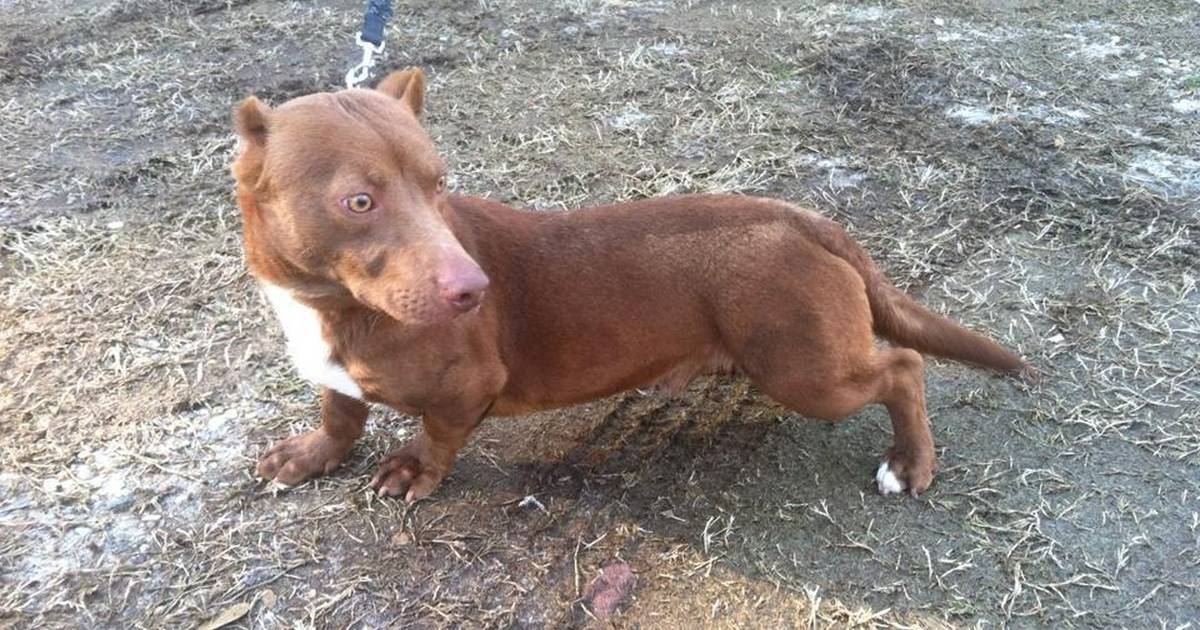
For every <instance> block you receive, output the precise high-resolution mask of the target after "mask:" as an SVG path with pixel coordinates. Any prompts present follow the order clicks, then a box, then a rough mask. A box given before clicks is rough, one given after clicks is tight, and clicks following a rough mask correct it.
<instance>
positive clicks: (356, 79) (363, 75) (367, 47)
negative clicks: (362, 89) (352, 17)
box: [346, 33, 383, 88]
mask: <svg viewBox="0 0 1200 630" xmlns="http://www.w3.org/2000/svg"><path fill="white" fill-rule="evenodd" d="M354 40H355V42H357V43H358V46H359V48H362V61H361V62H359V63H358V65H356V66H354V67H353V68H350V71H349V72H347V73H346V87H348V88H356V87H358V86H359V84H361V83H362V82H363V81H366V80H367V79H369V78H370V77H371V68H372V67H374V66H375V56H376V55H379V54H381V53H383V42H380V43H379V45H378V46H376V45H375V44H372V43H371V42H368V41H363V38H362V33H359V34H357V35H355V36H354Z"/></svg>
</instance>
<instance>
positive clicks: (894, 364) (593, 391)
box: [233, 69, 1026, 501]
mask: <svg viewBox="0 0 1200 630" xmlns="http://www.w3.org/2000/svg"><path fill="white" fill-rule="evenodd" d="M424 92H425V79H424V75H423V74H421V72H420V71H419V70H416V69H410V70H406V71H404V72H397V73H394V74H392V75H390V76H388V77H387V78H386V79H384V80H383V81H382V82H381V83H380V85H379V86H378V88H377V89H376V90H373V91H372V90H362V89H353V90H345V91H341V92H336V93H322V94H313V95H310V96H304V97H301V98H297V99H294V100H292V101H289V102H287V103H285V104H284V105H282V106H280V107H279V108H277V109H270V108H268V107H267V106H266V105H264V104H263V103H261V102H260V101H258V100H257V99H255V98H253V97H251V98H249V99H247V100H246V101H245V102H243V103H242V104H241V106H240V107H239V108H238V109H237V112H236V124H237V129H238V133H239V134H240V136H241V140H242V149H241V153H240V156H239V157H238V159H237V161H236V162H235V164H234V167H233V170H234V174H235V176H236V178H237V192H238V203H239V205H240V206H241V209H242V212H243V216H244V221H245V245H246V258H247V262H248V264H249V266H250V269H251V271H252V272H253V273H254V275H255V276H257V278H258V279H259V280H260V281H261V283H262V285H263V288H264V292H265V293H266V295H267V297H268V298H269V300H270V301H271V303H272V304H273V306H274V307H275V309H276V311H277V314H278V315H279V318H280V321H281V322H282V324H283V327H284V330H285V332H286V334H287V338H288V350H289V353H290V354H291V356H292V358H293V360H294V361H295V363H296V365H297V367H298V368H299V371H300V373H301V374H302V375H304V376H305V377H306V378H308V379H310V380H312V381H315V382H316V383H318V384H320V385H322V386H323V389H322V399H321V426H320V427H319V428H317V429H316V430H314V431H311V432H309V433H306V434H304V435H299V436H296V437H292V438H289V439H287V440H284V441H283V442H280V443H279V444H276V445H275V446H274V447H273V448H271V450H270V451H268V452H267V453H266V455H264V456H263V458H262V460H261V461H260V462H259V465H258V471H259V473H260V474H261V475H262V476H264V477H266V478H268V479H275V480H277V481H279V482H282V483H286V484H294V483H297V482H299V481H301V480H303V479H305V478H308V477H312V476H314V475H321V474H327V473H329V472H331V471H332V470H334V468H336V467H337V466H338V464H339V463H340V462H341V461H342V459H344V458H345V457H346V454H347V452H349V451H350V448H351V446H352V445H353V444H354V441H355V440H356V439H357V438H358V437H359V436H360V435H361V434H362V431H363V424H364V422H365V420H366V418H367V411H368V408H367V404H366V402H365V401H370V402H378V403H384V404H387V405H389V406H391V407H393V408H395V409H398V410H400V411H403V412H405V413H409V414H413V415H418V416H420V417H421V418H422V427H423V431H422V432H421V433H420V434H419V435H418V436H417V437H416V438H415V439H413V440H412V441H411V442H409V443H408V444H407V445H405V446H404V447H403V448H401V449H399V450H398V451H396V452H394V453H391V454H390V455H388V456H387V457H385V458H384V459H383V462H382V463H381V464H380V466H379V471H378V472H377V473H376V474H375V477H374V479H373V480H372V484H373V485H374V487H375V488H377V489H378V490H379V492H380V493H381V494H385V495H398V494H400V493H402V492H405V491H407V494H406V498H407V500H409V501H414V500H417V499H420V498H422V497H424V496H426V495H428V494H429V493H430V492H431V491H432V490H433V489H434V488H435V487H436V486H437V485H438V483H439V482H440V481H441V480H442V478H444V477H445V476H446V474H447V473H448V472H449V471H450V468H451V466H452V465H453V464H454V459H455V456H456V454H457V453H458V450H459V449H460V448H461V447H462V446H463V444H464V443H465V442H466V440H467V436H469V435H470V434H471V431H472V430H473V429H474V428H475V427H476V426H477V425H478V424H479V422H480V421H481V420H482V419H483V418H484V417H487V416H504V415H513V414H519V413H526V412H531V411H534V410H538V409H548V408H552V407H560V406H565V405H571V404H576V403H581V402H584V401H588V400H593V399H597V398H600V397H603V396H608V395H610V394H613V393H616V392H620V391H622V390H627V389H630V388H634V387H642V386H646V385H649V384H654V383H659V384H665V385H666V386H668V387H669V388H671V389H674V390H679V389H681V388H683V387H684V386H685V385H686V384H687V383H688V382H689V381H690V380H691V379H692V378H693V377H695V376H697V375H700V374H706V373H712V372H718V371H728V370H736V371H739V372H741V373H744V374H745V375H747V376H748V377H749V378H750V379H751V380H752V381H753V382H754V384H755V385H757V386H758V388H759V389H761V390H762V391H763V392H765V393H766V394H768V395H770V396H771V397H772V398H774V399H775V400H777V401H779V402H781V403H783V404H784V405H787V406H788V407H790V408H792V409H794V410H796V411H797V412H799V413H801V414H804V415H806V416H811V417H815V418H823V419H829V420H833V419H839V418H843V417H845V416H848V415H850V414H853V413H855V412H856V411H858V410H859V409H860V408H861V407H863V406H864V405H866V404H868V403H873V402H877V403H883V404H884V405H886V406H887V409H888V413H889V414H890V415H891V419H892V427H893V432H894V439H893V441H894V444H893V446H892V448H891V449H890V450H889V451H888V452H887V453H886V454H885V455H884V457H883V461H882V463H881V464H880V466H879V469H878V470H877V471H876V482H877V484H878V487H879V490H880V492H882V493H884V494H888V493H892V492H900V491H902V490H906V489H907V490H908V491H909V492H910V493H912V494H913V495H916V494H917V493H919V492H921V491H923V490H925V489H926V488H927V487H929V484H930V482H931V481H932V479H933V474H934V470H935V456H934V450H933V438H932V436H931V435H930V432H929V421H928V419H927V417H926V415H925V386H924V367H923V362H922V359H921V355H920V354H918V353H917V352H916V350H920V351H923V352H928V353H932V354H935V355H939V356H943V357H949V358H952V359H958V360H962V361H967V362H971V363H975V364H978V365H982V366H986V367H990V368H994V369H997V370H1005V371H1019V370H1024V369H1026V365H1025V363H1024V362H1023V361H1022V360H1021V359H1020V358H1018V357H1017V356H1016V355H1015V354H1013V353H1012V352H1009V351H1008V350H1006V349H1004V348H1003V347H1001V346H999V345H998V344H996V343H995V342H993V341H991V340H989V339H987V338H986V337H984V336H982V335H979V334H977V333H974V332H971V331H968V330H966V329H964V328H962V327H961V326H959V325H958V324H955V323H954V322H951V321H950V320H948V319H945V318H943V317H941V316H938V315H935V314H933V313H931V312H929V311H927V310H926V309H925V308H924V307H922V306H920V305H919V304H917V303H916V302H915V301H913V300H912V299H911V298H909V297H908V296H907V295H905V294H904V293H902V292H901V291H899V290H897V289H896V288H895V287H893V286H892V285H891V284H890V283H889V282H888V281H887V279H886V278H884V276H883V275H882V274H881V273H880V271H879V270H878V269H877V268H876V266H875V264H874V263H873V262H872V261H871V259H870V258H869V257H868V256H867V254H866V253H865V252H863V250H862V249H861V248H859V246H858V245H857V244H855V243H854V242H853V241H852V240H851V239H850V237H849V236H848V235H847V234H846V233H845V232H844V231H843V230H842V229H841V228H840V227H839V226H837V225H836V224H834V223H833V222H832V221H829V220H828V219H825V218H823V217H821V216H819V215H817V214H815V213H813V212H810V211H808V210H805V209H802V208H797V207H795V206H792V205H790V204H787V203H784V202H781V201H774V200H770V199H758V198H752V197H739V196H715V195H703V196H680V197H667V198H662V199H650V200H645V201H638V202H633V203H625V204H616V205H610V206H602V207H598V208H592V209H588V210H579V211H576V212H564V213H558V212H541V213H534V212H522V211H518V210H514V209H511V208H508V207H506V206H503V205H501V204H498V203H494V202H491V201H487V200H484V199H476V198H470V197H460V196H456V195H451V194H448V193H447V192H446V190H445V172H446V166H445V165H444V163H443V162H442V160H441V159H440V158H439V157H438V154H437V153H436V152H435V151H434V148H433V144H432V142H431V141H430V139H429V137H428V136H427V135H426V134H425V131H424V130H423V129H422V128H421V125H420V124H419V123H418V121H417V117H418V115H419V114H420V112H421V106H422V102H423V99H424ZM875 333H878V334H880V335H882V336H883V337H885V338H887V339H889V340H891V341H892V342H893V343H894V344H896V346H897V347H894V348H877V347H876V345H875V341H874V335H875ZM910 348H911V349H910ZM914 349H915V350H914Z"/></svg>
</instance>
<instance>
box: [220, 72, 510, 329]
mask: <svg viewBox="0 0 1200 630" xmlns="http://www.w3.org/2000/svg"><path fill="white" fill-rule="evenodd" d="M424 96H425V76H424V75H423V74H422V73H421V71H420V70H418V69H415V68H414V69H409V70H405V71H402V72H395V73H393V74H391V75H389V76H388V77H387V78H385V79H384V80H383V81H381V82H380V83H379V86H378V87H377V88H376V89H374V90H363V89H352V90H343V91H340V92H333V93H321V94H312V95H309V96H303V97H300V98H296V99H293V100H291V101H288V102H287V103H284V104H283V105H281V106H279V107H277V108H275V109H272V108H270V107H268V106H267V105H265V104H263V103H262V102H261V101H259V100H258V99H257V98H255V97H250V98H248V99H246V100H245V101H244V102H242V104H241V105H240V106H238V108H237V110H236V112H235V114H234V120H235V124H236V127H237V132H238V135H239V136H240V137H241V150H240V153H239V155H238V158H237V160H236V161H235V162H234V165H233V172H234V176H235V178H236V179H237V189H238V204H239V205H240V206H241V208H242V214H243V218H244V221H245V243H246V257H247V262H248V263H249V265H250V268H251V271H252V272H253V273H254V274H255V275H256V276H258V277H259V278H260V279H262V280H264V281H266V282H270V283H272V284H276V285H280V286H282V287H283V288H285V289H288V290H289V291H291V292H293V293H294V294H295V295H296V296H297V297H300V298H302V299H307V300H310V301H314V302H315V301H321V300H349V299H353V300H355V301H357V302H359V303H362V304H365V305H366V306H368V307H371V308H373V309H376V310H379V311H382V312H384V313H386V314H387V315H389V316H391V317H392V318H394V319H396V320H399V321H401V322H405V323H409V324H427V323H436V322H440V321H446V320H448V319H450V318H452V317H454V316H456V315H458V314H460V313H464V312H467V311H470V310H471V309H473V308H475V306H476V305H477V304H479V302H480V300H482V298H483V293H484V290H485V289H486V288H487V284H488V278H487V276H486V275H484V273H483V271H482V270H481V269H480V268H479V265H478V264H477V263H476V262H475V260H473V259H472V258H471V256H470V255H468V254H467V252H466V250H464V249H463V246H462V243H460V242H459V240H458V238H457V237H456V236H455V234H454V231H453V229H452V226H451V222H450V221H451V214H450V212H451V211H450V206H449V203H448V202H447V200H446V190H445V189H446V179H445V178H446V167H445V164H444V163H443V162H442V160H441V158H440V157H438V154H437V153H436V152H435V151H434V148H433V143H432V142H431V141H430V139H429V136H428V135H427V134H426V133H425V131H424V129H422V128H421V125H420V123H419V122H418V120H417V117H418V116H419V115H420V113H421V106H422V104H423V101H424Z"/></svg>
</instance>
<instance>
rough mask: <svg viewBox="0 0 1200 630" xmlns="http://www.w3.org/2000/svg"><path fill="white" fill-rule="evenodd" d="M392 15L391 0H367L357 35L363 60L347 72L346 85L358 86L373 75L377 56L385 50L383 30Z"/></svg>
mask: <svg viewBox="0 0 1200 630" xmlns="http://www.w3.org/2000/svg"><path fill="white" fill-rule="evenodd" d="M390 17H392V3H391V0H367V10H366V12H364V13H363V25H362V30H361V31H359V33H358V35H356V36H355V41H356V42H357V43H358V47H359V48H361V49H362V61H360V62H359V63H358V65H356V66H354V67H353V68H350V71H349V72H347V73H346V87H348V88H353V87H358V86H359V84H361V83H362V82H363V81H366V80H367V79H368V78H370V77H371V67H372V66H374V65H375V56H376V55H378V54H380V53H382V52H383V31H384V29H385V28H386V27H387V21H388V18H390Z"/></svg>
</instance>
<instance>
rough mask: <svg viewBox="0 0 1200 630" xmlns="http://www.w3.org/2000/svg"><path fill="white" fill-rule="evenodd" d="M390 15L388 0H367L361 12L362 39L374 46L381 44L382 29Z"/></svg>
mask: <svg viewBox="0 0 1200 630" xmlns="http://www.w3.org/2000/svg"><path fill="white" fill-rule="evenodd" d="M391 17H392V3H391V1H390V0H369V1H368V2H367V11H366V13H363V25H362V40H363V41H364V42H370V43H371V45H373V46H376V47H382V46H383V29H384V27H386V26H387V21H388V18H391Z"/></svg>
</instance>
